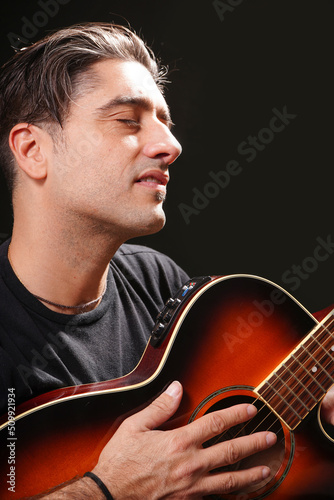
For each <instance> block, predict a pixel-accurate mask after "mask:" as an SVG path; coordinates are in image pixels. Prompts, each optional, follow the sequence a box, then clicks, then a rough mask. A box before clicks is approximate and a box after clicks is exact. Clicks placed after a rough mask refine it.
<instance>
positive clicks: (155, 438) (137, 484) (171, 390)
mask: <svg viewBox="0 0 334 500" xmlns="http://www.w3.org/2000/svg"><path fill="white" fill-rule="evenodd" d="M181 397H182V387H181V385H180V384H179V383H178V382H173V383H172V384H171V385H170V386H169V387H168V389H167V390H166V391H165V392H164V393H163V394H162V395H161V396H159V397H158V398H157V399H156V400H155V401H153V403H151V404H150V405H149V406H148V407H147V408H145V409H144V410H142V411H140V412H138V413H137V414H135V415H133V416H131V417H129V418H127V419H126V420H125V421H124V422H123V423H122V424H121V426H120V427H119V429H118V430H117V432H116V433H115V435H114V436H113V437H112V438H111V440H110V441H109V443H108V444H107V445H106V446H105V448H104V450H103V451H102V453H101V455H100V458H99V462H98V464H97V466H96V467H95V469H94V470H93V472H94V473H95V474H96V475H97V476H99V477H100V478H101V479H102V480H103V482H104V483H105V485H106V486H107V487H108V488H109V490H110V492H111V494H112V495H113V496H114V498H115V500H118V499H120V500H124V499H131V500H135V499H140V500H142V499H143V498H145V499H161V498H174V499H176V498H177V499H181V498H187V499H195V498H201V497H202V496H204V495H208V494H214V493H216V494H219V493H221V494H223V493H227V492H230V491H233V490H236V489H239V488H241V487H244V486H247V485H250V484H254V483H257V482H261V481H262V480H263V479H264V478H266V477H268V476H269V474H270V470H269V468H268V467H266V466H263V467H262V466H258V467H253V468H251V469H248V470H241V471H235V472H218V473H210V470H213V469H215V468H218V467H222V466H224V465H227V464H232V463H235V462H237V461H238V460H240V459H241V458H244V457H246V456H249V455H251V454H253V453H255V452H258V451H260V450H264V449H266V448H269V447H270V446H272V445H273V444H274V443H275V442H276V435H275V434H273V433H272V432H259V433H256V434H253V435H251V436H244V437H238V438H236V439H234V440H231V441H226V442H221V443H217V444H215V445H213V446H211V447H209V448H203V447H202V444H203V443H204V442H205V441H207V440H208V439H210V438H212V437H214V436H216V435H219V434H220V433H221V432H223V431H224V430H226V429H228V428H230V427H232V426H233V425H236V424H239V423H242V422H245V421H247V420H248V419H250V418H251V417H252V416H254V415H255V413H256V409H255V407H254V406H252V405H248V404H242V405H237V406H233V407H231V408H228V409H224V410H220V411H217V412H213V413H210V414H208V415H205V416H203V417H201V418H200V419H198V420H196V421H194V422H192V423H190V424H189V425H186V426H184V427H181V428H177V429H173V430H168V431H160V430H156V429H157V428H158V427H159V426H161V425H162V424H163V423H164V422H166V421H167V420H168V419H169V418H170V417H171V416H172V415H173V414H174V413H175V412H176V410H177V408H178V406H179V404H180V401H181Z"/></svg>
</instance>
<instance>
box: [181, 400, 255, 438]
mask: <svg viewBox="0 0 334 500" xmlns="http://www.w3.org/2000/svg"><path fill="white" fill-rule="evenodd" d="M256 412H257V410H256V408H255V406H253V405H250V404H240V405H235V406H231V407H230V408H226V409H224V410H219V411H215V412H212V413H209V414H207V415H204V416H203V417H201V418H199V419H198V420H195V421H194V422H192V423H191V424H189V425H188V426H186V427H183V428H182V432H184V433H185V434H184V437H185V438H187V437H188V439H189V442H192V443H194V442H196V443H197V445H202V444H203V443H204V442H205V441H207V440H208V439H211V438H213V437H214V436H218V435H219V434H221V433H222V432H223V431H224V430H227V429H229V428H230V427H232V426H234V425H237V424H241V423H242V422H246V421H247V420H249V419H250V418H252V417H254V416H255V415H256Z"/></svg>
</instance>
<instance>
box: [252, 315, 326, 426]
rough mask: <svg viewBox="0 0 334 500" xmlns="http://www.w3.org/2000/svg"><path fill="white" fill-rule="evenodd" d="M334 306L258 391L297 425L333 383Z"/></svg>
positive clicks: (280, 412) (278, 412) (282, 417)
mask: <svg viewBox="0 0 334 500" xmlns="http://www.w3.org/2000/svg"><path fill="white" fill-rule="evenodd" d="M333 315H334V310H333V311H331V312H330V313H329V314H328V315H327V316H326V317H325V318H324V320H323V321H322V322H321V323H320V324H318V325H316V326H315V327H314V329H313V330H312V331H311V332H310V333H309V334H308V335H307V336H306V337H305V338H304V339H303V340H302V342H300V344H298V346H297V347H296V348H295V349H294V350H293V351H292V353H291V354H290V355H289V356H287V358H286V359H285V360H284V361H283V362H282V363H281V364H280V365H279V366H278V367H277V368H276V370H274V372H273V373H272V374H270V375H269V377H268V378H267V379H266V380H264V381H263V382H262V383H261V384H260V385H259V386H258V387H257V388H256V389H255V391H256V392H257V393H258V394H259V395H260V396H261V398H262V399H263V400H264V401H265V402H266V403H267V404H268V406H270V407H271V408H272V409H273V410H274V411H275V412H276V413H277V414H278V415H279V417H280V418H281V419H282V420H283V421H284V422H285V423H286V425H287V426H288V427H289V428H290V429H295V428H296V427H297V426H298V425H299V424H300V423H301V422H302V421H303V420H304V418H305V417H306V416H307V415H308V414H309V412H310V411H311V410H312V409H313V408H314V407H315V405H316V404H317V403H318V402H319V401H321V399H322V398H323V397H324V396H325V394H326V392H327V391H328V390H329V388H330V387H331V386H332V385H333V383H334V371H333V367H334V316H333Z"/></svg>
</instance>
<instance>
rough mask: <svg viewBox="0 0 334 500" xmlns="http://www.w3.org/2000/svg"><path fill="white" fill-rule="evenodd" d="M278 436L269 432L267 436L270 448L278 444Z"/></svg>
mask: <svg viewBox="0 0 334 500" xmlns="http://www.w3.org/2000/svg"><path fill="white" fill-rule="evenodd" d="M276 440H277V436H276V434H274V433H273V432H269V433H268V434H267V436H266V441H267V445H268V446H272V445H273V444H275V443H276Z"/></svg>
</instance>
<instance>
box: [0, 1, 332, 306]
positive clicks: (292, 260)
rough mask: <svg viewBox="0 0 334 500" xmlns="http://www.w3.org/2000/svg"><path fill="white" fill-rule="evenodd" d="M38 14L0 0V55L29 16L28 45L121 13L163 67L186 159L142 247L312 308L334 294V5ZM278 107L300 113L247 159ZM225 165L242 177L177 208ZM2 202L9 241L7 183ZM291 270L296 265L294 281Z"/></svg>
mask: <svg viewBox="0 0 334 500" xmlns="http://www.w3.org/2000/svg"><path fill="white" fill-rule="evenodd" d="M40 1H42V3H43V0H40ZM48 1H50V2H51V3H53V4H54V2H55V1H56V0H44V3H46V4H47V2H48ZM219 4H220V9H217V6H218V5H219ZM57 5H58V4H57ZM224 5H225V8H224ZM218 10H219V12H218ZM41 11H43V9H42V7H41V3H39V2H38V1H37V0H36V1H35V0H34V1H30V2H27V1H17V0H15V1H13V2H2V3H1V7H0V12H1V30H0V33H1V62H4V61H5V60H6V59H8V58H9V57H10V55H11V54H12V53H13V49H12V48H11V47H10V41H9V38H8V34H9V33H14V34H16V35H18V36H22V33H23V32H22V30H23V26H24V24H25V23H26V19H28V20H29V21H30V22H32V23H33V24H34V23H35V25H36V20H37V24H38V22H39V23H40V24H43V26H39V27H36V26H35V28H36V34H35V35H34V36H33V37H31V38H30V42H31V41H36V40H37V39H39V38H41V37H42V36H44V35H45V34H46V33H47V32H48V31H50V30H53V29H55V28H59V27H63V26H68V25H70V24H73V23H77V22H84V21H114V22H117V23H122V24H124V23H125V24H126V23H127V22H129V23H130V24H131V26H132V27H133V28H134V29H135V30H136V31H137V32H138V33H139V34H141V35H142V36H143V37H144V38H145V40H146V41H147V42H148V43H149V45H151V46H152V48H153V50H154V51H155V53H157V54H158V56H159V57H160V58H161V59H162V61H163V62H164V63H165V64H167V65H168V66H169V67H170V69H171V74H170V80H171V81H172V84H171V85H170V86H169V90H168V91H167V94H166V98H167V101H168V103H169V105H170V107H171V111H172V117H173V121H174V122H175V123H176V127H175V129H174V133H175V135H176V137H177V138H178V140H179V141H180V142H181V143H182V146H183V154H182V156H181V157H180V158H179V159H178V160H177V162H176V163H175V164H174V165H173V166H172V167H171V182H170V184H169V190H168V201H167V203H166V205H165V208H166V213H167V218H168V221H167V224H166V227H165V228H164V230H163V231H161V232H160V233H159V234H157V235H153V236H149V237H146V238H142V239H140V240H137V242H139V243H143V244H146V245H149V246H152V247H154V248H156V249H158V250H160V251H162V252H164V253H167V254H168V255H170V256H171V257H173V258H174V259H175V260H176V261H177V262H178V263H179V264H180V265H181V266H182V267H184V268H185V270H186V271H187V272H188V273H189V274H190V275H192V276H195V275H196V276H198V275H204V274H230V273H249V274H257V275H260V276H264V277H266V278H269V279H271V280H273V281H275V282H276V283H278V284H279V285H281V286H283V287H284V288H286V289H287V290H288V291H290V292H291V293H292V294H293V295H294V296H295V297H296V298H297V299H298V300H300V301H301V302H302V303H303V304H304V305H305V307H307V308H308V309H310V310H311V311H314V310H318V309H320V308H322V307H325V306H327V305H329V304H331V303H332V302H334V292H333V285H332V275H333V269H334V252H333V250H332V249H331V247H330V248H329V249H328V250H327V251H326V250H325V249H322V251H321V252H320V254H321V256H322V257H323V258H326V260H321V261H320V260H319V259H315V258H314V257H313V255H314V251H315V249H316V247H317V246H318V245H319V242H318V239H319V238H322V239H323V240H328V241H329V242H331V241H333V242H334V228H333V224H332V192H333V184H332V180H333V173H332V149H333V145H332V144H333V125H332V121H333V118H332V117H333V111H334V106H333V98H332V93H333V88H334V85H333V83H334V81H333V80H334V78H333V38H334V35H333V19H334V5H333V2H332V1H330V0H317V2H315V1H314V0H293V1H291V0H270V2H268V1H267V0H225V1H221V2H217V1H216V2H213V1H212V0H197V1H196V2H195V1H191V0H183V1H182V0H168V1H167V0H155V1H154V0H146V1H145V0H120V1H114V0H108V1H104V0H103V1H95V2H91V1H90V2H86V1H82V0H69V1H67V3H66V0H65V3H63V4H62V5H59V9H58V12H57V13H55V14H53V16H51V15H49V16H48V19H47V22H43V19H45V16H44V18H43V17H39V16H38V14H36V13H38V12H41ZM20 46H22V45H20ZM284 107H286V109H287V112H288V113H289V114H292V115H296V117H295V118H293V119H291V120H290V123H289V125H286V126H285V128H284V130H283V131H281V132H276V133H275V134H274V135H273V137H272V140H271V142H270V143H268V144H266V145H265V148H264V149H263V150H262V151H258V152H257V155H256V158H254V159H253V160H252V161H249V162H248V161H247V158H248V159H249V154H248V155H246V154H243V155H242V154H240V152H238V147H239V145H240V144H241V143H242V142H243V141H247V140H248V139H247V138H248V136H257V135H258V133H259V131H260V130H261V129H263V128H266V127H268V126H269V122H270V119H271V117H272V116H273V111H272V110H273V108H276V109H277V110H279V111H280V112H283V109H284ZM267 137H268V136H267ZM230 160H236V161H238V162H239V165H240V167H241V173H239V174H238V175H236V176H233V177H231V179H230V183H229V185H228V186H227V187H225V188H224V189H223V188H220V190H219V193H217V188H216V193H214V192H213V191H211V193H213V194H216V196H214V197H212V198H211V199H208V201H207V206H206V207H205V208H203V209H201V210H198V212H199V213H196V214H192V215H190V217H189V220H188V224H187V223H186V221H185V218H184V216H183V215H182V213H181V211H180V207H179V205H180V204H181V203H184V204H186V205H188V206H189V207H193V198H194V196H195V195H194V192H193V189H194V188H197V189H198V190H199V191H200V192H201V193H203V192H204V191H205V188H206V185H207V183H208V182H210V181H211V182H212V179H211V178H210V176H209V172H211V171H213V172H215V173H217V172H220V171H221V170H225V168H226V164H227V163H228V161H230ZM207 189H208V188H207ZM207 189H206V192H207V193H208V190H207ZM0 202H1V205H0V238H1V239H2V240H3V239H5V238H6V236H7V235H9V234H10V231H11V224H12V220H11V210H10V203H9V199H8V195H7V193H6V189H5V186H4V182H3V180H2V178H1V191H0ZM332 252H333V253H332ZM326 253H327V257H326ZM320 254H319V255H320ZM309 257H313V260H312V259H311V260H310V259H309ZM305 259H306V260H305ZM293 265H296V266H298V265H299V266H302V267H304V270H302V272H303V274H302V277H300V278H299V281H298V282H297V281H292V280H291V277H292V276H293V271H292V266H293ZM284 276H290V279H289V280H288V281H287V280H286V279H284Z"/></svg>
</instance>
